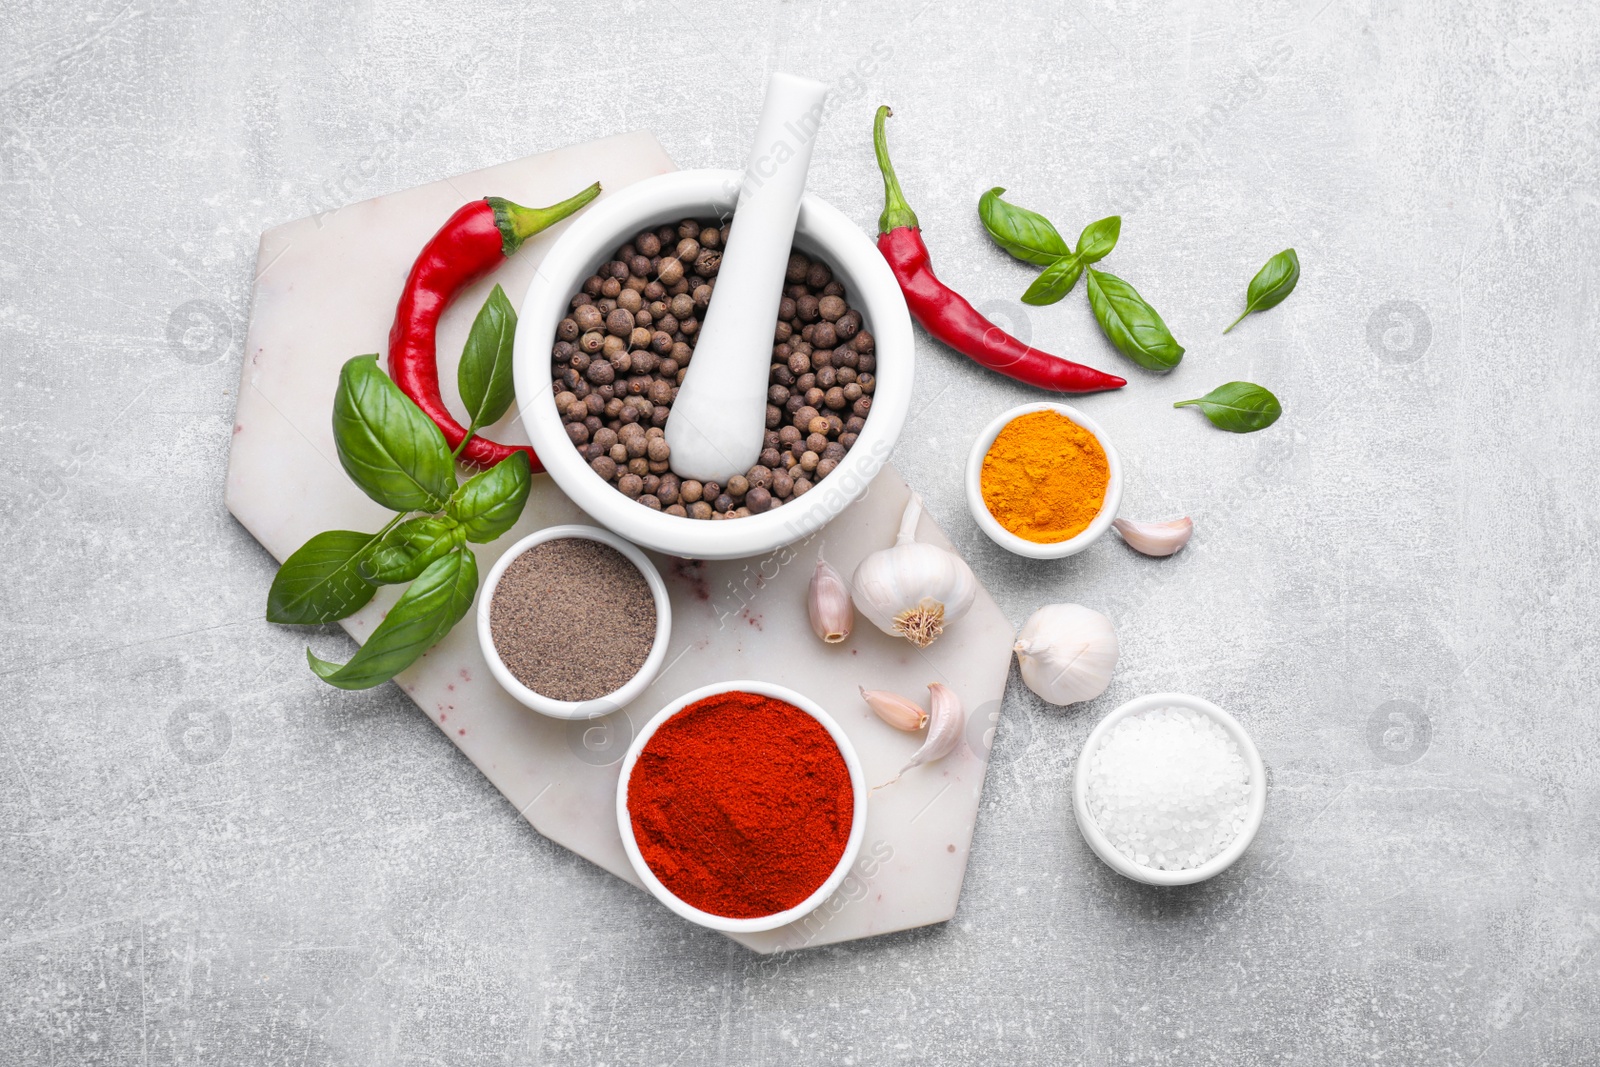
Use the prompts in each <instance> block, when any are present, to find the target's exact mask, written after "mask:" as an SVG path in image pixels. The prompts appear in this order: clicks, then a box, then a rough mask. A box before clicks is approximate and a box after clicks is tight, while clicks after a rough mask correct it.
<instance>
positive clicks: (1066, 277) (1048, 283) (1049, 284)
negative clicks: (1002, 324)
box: [1022, 255, 1083, 306]
mask: <svg viewBox="0 0 1600 1067" xmlns="http://www.w3.org/2000/svg"><path fill="white" fill-rule="evenodd" d="M1082 273H1083V260H1081V259H1079V258H1078V257H1077V256H1075V255H1072V256H1062V257H1061V258H1060V259H1058V260H1056V261H1055V262H1054V263H1052V264H1050V265H1049V266H1048V267H1046V268H1045V269H1044V273H1043V274H1040V275H1039V276H1038V277H1037V278H1035V279H1034V280H1033V284H1032V285H1030V286H1028V291H1027V292H1025V293H1023V294H1022V302H1023V303H1024V304H1033V305H1035V306H1038V305H1042V304H1054V303H1055V302H1056V301H1057V300H1060V299H1061V298H1062V297H1064V296H1066V295H1067V294H1068V293H1070V292H1072V287H1073V286H1074V285H1076V284H1078V275H1080V274H1082Z"/></svg>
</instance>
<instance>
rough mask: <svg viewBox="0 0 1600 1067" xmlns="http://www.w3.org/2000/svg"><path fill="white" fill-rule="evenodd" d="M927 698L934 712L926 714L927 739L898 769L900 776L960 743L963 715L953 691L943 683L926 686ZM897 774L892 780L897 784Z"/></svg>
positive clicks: (898, 775)
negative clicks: (929, 699)
mask: <svg viewBox="0 0 1600 1067" xmlns="http://www.w3.org/2000/svg"><path fill="white" fill-rule="evenodd" d="M928 696H929V697H930V698H931V703H932V705H933V710H931V711H930V712H929V713H928V736H927V737H926V738H924V739H923V742H922V747H921V748H919V749H917V751H916V752H914V753H912V756H911V759H910V760H908V761H907V762H906V765H905V766H904V767H901V768H900V774H905V773H906V772H907V771H909V770H910V769H911V768H913V767H920V766H922V765H923V764H924V763H932V762H933V761H934V760H936V759H943V758H944V757H945V756H948V755H949V754H950V753H951V752H952V751H953V750H954V749H955V747H956V742H958V741H960V740H961V727H962V725H963V720H965V719H966V715H965V713H964V712H963V710H962V707H961V698H960V697H959V696H957V695H956V691H955V690H954V689H951V688H950V687H949V686H947V685H945V684H944V683H942V682H929V683H928ZM900 774H897V775H895V776H894V777H895V780H896V781H899V779H900Z"/></svg>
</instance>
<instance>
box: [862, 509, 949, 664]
mask: <svg viewBox="0 0 1600 1067" xmlns="http://www.w3.org/2000/svg"><path fill="white" fill-rule="evenodd" d="M921 518H922V497H920V496H918V495H917V494H916V493H913V494H911V499H910V501H908V502H907V504H906V510H905V512H904V514H902V515H901V516H900V531H899V533H898V534H897V535H896V536H895V542H894V544H893V545H892V546H891V547H889V548H884V549H879V550H878V551H877V552H874V553H872V554H871V555H870V556H868V557H867V558H866V559H864V560H862V561H861V565H860V566H858V567H857V568H856V573H855V578H854V580H853V581H852V582H851V585H852V587H853V589H854V591H855V603H856V607H857V608H859V609H860V610H861V614H863V615H865V616H866V617H867V618H868V619H870V620H871V621H872V624H873V625H874V626H876V627H877V628H878V629H880V630H882V631H883V632H884V633H886V634H892V635H894V636H897V637H904V638H905V639H906V640H908V641H910V642H911V643H912V644H914V645H916V646H917V647H918V648H927V647H928V646H929V645H931V644H932V643H933V642H934V640H935V639H936V638H937V637H938V636H939V635H940V634H942V633H944V628H945V627H946V626H947V625H949V624H950V623H953V622H955V621H956V620H957V619H959V618H961V616H963V615H965V614H966V613H967V611H968V610H969V609H970V608H971V607H972V601H973V599H974V598H975V597H976V596H977V595H978V579H977V576H976V575H974V574H973V573H972V568H971V567H969V566H967V561H966V560H964V559H962V558H961V557H960V556H958V555H956V554H955V553H954V552H951V551H949V550H948V549H944V548H940V547H939V546H938V545H930V544H928V543H927V542H924V541H918V540H917V522H918V521H919V520H920V519H921Z"/></svg>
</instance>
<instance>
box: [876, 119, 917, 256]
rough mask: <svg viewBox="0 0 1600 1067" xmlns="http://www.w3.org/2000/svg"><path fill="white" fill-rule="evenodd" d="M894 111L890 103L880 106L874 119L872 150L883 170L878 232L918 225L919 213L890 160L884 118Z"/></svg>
mask: <svg viewBox="0 0 1600 1067" xmlns="http://www.w3.org/2000/svg"><path fill="white" fill-rule="evenodd" d="M893 114H894V112H893V111H890V110H889V105H888V104H884V105H883V106H881V107H879V108H878V114H877V117H875V118H874V119H873V120H872V150H873V152H875V153H876V154H877V156H878V169H879V170H880V171H882V172H883V201H884V203H883V214H882V215H879V216H878V232H879V233H888V232H889V231H890V230H898V229H899V228H900V227H902V226H916V225H917V213H916V212H915V211H912V210H911V205H910V204H907V203H906V194H905V193H903V192H901V191H900V179H899V178H897V177H896V176H895V173H894V164H892V163H890V162H889V139H888V136H887V134H886V133H885V131H884V120H885V119H887V118H888V117H889V116H890V115H893Z"/></svg>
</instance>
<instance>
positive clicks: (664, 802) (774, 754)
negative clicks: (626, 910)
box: [628, 691, 855, 919]
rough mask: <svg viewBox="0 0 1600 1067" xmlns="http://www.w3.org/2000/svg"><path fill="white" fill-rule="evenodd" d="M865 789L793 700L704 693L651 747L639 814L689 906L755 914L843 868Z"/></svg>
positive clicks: (635, 792) (639, 767)
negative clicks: (858, 795)
mask: <svg viewBox="0 0 1600 1067" xmlns="http://www.w3.org/2000/svg"><path fill="white" fill-rule="evenodd" d="M854 810H855V790H854V788H853V787H852V785H851V783H850V770H849V768H848V767H846V766H845V762H844V757H843V756H841V755H840V754H839V746H838V744H837V743H835V741H834V740H833V736H832V735H831V734H829V733H828V731H827V729H826V728H825V727H824V726H823V725H822V724H821V723H820V722H818V721H817V720H816V719H814V718H812V717H811V716H810V715H808V714H806V713H805V712H804V711H802V710H800V709H799V708H797V707H795V706H794V705H793V704H790V703H788V702H787V701H783V700H775V699H773V698H771V697H765V696H760V695H758V694H756V693H745V692H738V691H735V692H731V693H719V694H717V695H716V696H710V697H706V698H705V699H704V700H698V701H696V702H695V703H693V704H690V705H689V706H688V707H686V708H684V709H683V710H682V711H680V712H678V714H676V715H674V716H673V717H672V718H670V719H668V720H667V721H666V722H665V723H663V724H662V725H661V726H660V728H658V729H657V730H656V732H655V733H654V734H653V735H652V736H651V738H650V740H649V741H647V742H646V743H645V746H644V748H643V750H641V751H640V753H639V758H638V760H637V761H636V762H635V763H634V765H633V771H632V773H631V774H630V775H629V777H628V816H629V819H630V821H631V822H632V824H633V836H634V840H635V841H636V842H637V843H638V845H639V852H640V853H641V854H642V855H643V856H644V860H645V863H647V864H649V866H650V870H651V871H653V872H654V873H655V876H656V877H657V878H659V879H660V880H661V883H662V884H663V885H665V886H666V887H667V888H668V889H669V890H671V891H672V893H673V894H674V895H675V896H677V897H678V899H680V900H682V901H683V902H684V903H686V904H691V905H693V906H694V907H696V908H699V909H700V910H701V911H704V912H709V913H711V914H712V915H722V916H726V917H728V918H735V919H750V918H756V917H758V916H762V915H772V914H774V913H775V912H780V911H784V910H786V909H788V908H792V907H794V906H795V905H797V904H799V903H800V902H801V901H803V900H805V899H806V898H807V897H809V896H810V895H811V894H812V893H814V892H816V891H817V888H818V887H819V886H821V885H822V883H823V882H825V881H827V880H828V876H829V875H830V874H832V873H833V869H834V868H835V867H836V866H838V863H839V857H840V856H842V855H843V854H844V849H845V844H846V843H847V842H848V841H849V839H850V826H851V822H852V821H853V818H854Z"/></svg>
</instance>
